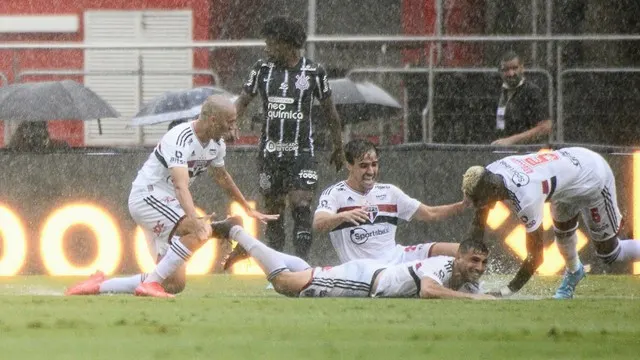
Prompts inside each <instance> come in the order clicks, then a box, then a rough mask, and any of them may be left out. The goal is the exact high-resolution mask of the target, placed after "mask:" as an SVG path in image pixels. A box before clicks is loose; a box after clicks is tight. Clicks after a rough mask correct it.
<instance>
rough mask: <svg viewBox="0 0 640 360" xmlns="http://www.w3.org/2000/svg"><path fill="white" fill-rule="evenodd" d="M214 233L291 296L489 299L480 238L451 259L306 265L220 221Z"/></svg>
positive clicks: (485, 253) (464, 243) (486, 252)
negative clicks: (228, 240) (236, 247)
mask: <svg viewBox="0 0 640 360" xmlns="http://www.w3.org/2000/svg"><path fill="white" fill-rule="evenodd" d="M213 227H214V230H215V231H216V232H217V233H223V234H225V235H226V234H228V235H227V236H228V237H229V238H231V239H234V240H236V241H237V242H238V245H239V246H241V247H243V248H244V249H245V250H246V251H247V252H248V253H249V254H250V255H251V256H252V258H253V259H255V260H256V261H257V262H258V264H259V265H260V267H261V268H262V270H263V271H264V273H265V274H267V279H268V280H269V281H270V282H271V283H272V284H273V287H274V289H275V290H276V291H277V292H278V293H280V294H282V295H286V296H294V297H419V298H470V299H493V298H494V297H493V296H491V295H487V294H482V293H481V291H480V286H479V283H478V281H479V280H480V277H481V276H482V275H483V274H484V271H485V269H486V265H487V257H488V255H489V250H488V248H487V246H486V244H485V243H484V242H483V241H482V240H474V239H467V240H464V241H462V242H461V243H460V246H459V248H458V251H457V253H456V256H455V257H448V256H436V257H430V258H426V259H422V260H416V261H412V262H408V263H402V264H393V265H390V264H388V263H386V262H381V261H378V260H372V259H358V260H352V261H348V262H346V263H344V264H341V265H338V266H325V267H311V266H309V265H308V264H307V263H306V262H304V261H303V260H302V259H300V258H297V257H294V256H291V255H287V254H283V253H281V252H279V251H276V250H274V249H271V248H269V247H268V246H267V245H265V244H263V243H262V242H260V241H259V240H257V239H255V238H253V237H252V236H251V235H250V234H249V233H248V232H246V231H245V230H244V229H243V228H242V227H241V226H237V225H234V224H224V222H220V223H218V224H216V225H213Z"/></svg>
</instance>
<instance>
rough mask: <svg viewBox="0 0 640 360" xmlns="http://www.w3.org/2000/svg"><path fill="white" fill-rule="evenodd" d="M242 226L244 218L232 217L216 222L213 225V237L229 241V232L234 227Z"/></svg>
mask: <svg viewBox="0 0 640 360" xmlns="http://www.w3.org/2000/svg"><path fill="white" fill-rule="evenodd" d="M236 225H237V226H242V217H240V216H232V217H229V218H226V219H224V220H222V221H214V222H212V223H211V231H212V232H213V234H212V235H213V237H215V238H218V239H220V240H222V239H229V232H231V228H232V227H234V226H236Z"/></svg>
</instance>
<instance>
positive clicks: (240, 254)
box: [222, 244, 249, 271]
mask: <svg viewBox="0 0 640 360" xmlns="http://www.w3.org/2000/svg"><path fill="white" fill-rule="evenodd" d="M248 258H249V253H248V252H247V250H245V249H244V248H243V247H242V246H241V245H240V244H237V245H236V247H234V248H233V250H231V252H230V253H229V255H227V257H226V258H225V259H224V263H223V264H222V269H223V270H224V271H227V270H229V269H230V268H231V267H232V266H233V264H235V263H237V262H238V261H242V260H245V259H248Z"/></svg>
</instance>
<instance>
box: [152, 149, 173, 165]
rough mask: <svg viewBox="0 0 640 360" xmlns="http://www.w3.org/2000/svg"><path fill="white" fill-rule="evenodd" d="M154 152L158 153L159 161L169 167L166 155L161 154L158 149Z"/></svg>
mask: <svg viewBox="0 0 640 360" xmlns="http://www.w3.org/2000/svg"><path fill="white" fill-rule="evenodd" d="M153 153H154V154H155V155H156V158H157V159H158V161H160V164H162V166H164V167H165V168H167V169H168V168H169V165H167V161H166V160H165V159H164V157H163V156H162V155H160V152H159V151H158V149H156V151H154V152H153Z"/></svg>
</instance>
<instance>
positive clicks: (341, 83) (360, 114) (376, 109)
mask: <svg viewBox="0 0 640 360" xmlns="http://www.w3.org/2000/svg"><path fill="white" fill-rule="evenodd" d="M329 86H330V87H331V91H332V95H331V97H332V98H333V102H334V104H335V105H336V109H337V110H338V113H339V114H340V117H341V119H342V121H343V123H345V124H346V123H357V122H361V121H367V120H371V119H374V118H381V117H388V116H393V115H396V114H398V112H399V111H400V110H401V109H402V105H400V103H399V102H398V101H397V100H396V99H394V98H393V96H391V95H389V93H387V92H386V91H385V90H383V89H382V88H380V87H379V86H377V85H376V84H373V83H371V82H368V81H365V82H354V81H352V80H351V79H347V78H343V79H330V80H329ZM315 105H319V103H318V102H317V101H316V103H315Z"/></svg>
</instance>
